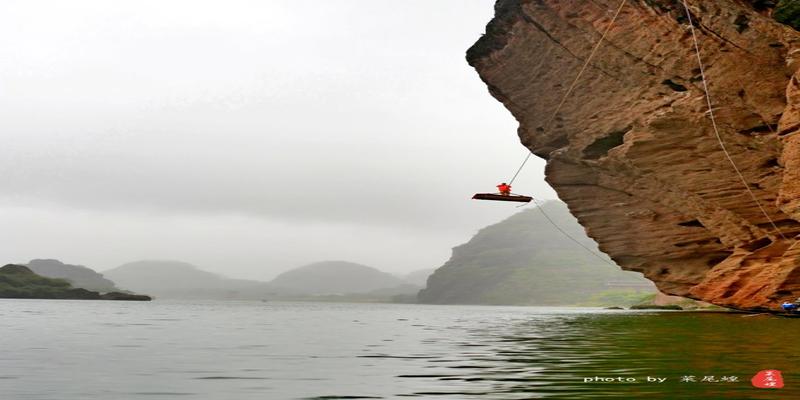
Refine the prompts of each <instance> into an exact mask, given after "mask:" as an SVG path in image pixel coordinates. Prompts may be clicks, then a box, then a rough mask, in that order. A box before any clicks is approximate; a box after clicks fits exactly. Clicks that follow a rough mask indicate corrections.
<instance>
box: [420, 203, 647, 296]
mask: <svg viewBox="0 0 800 400" xmlns="http://www.w3.org/2000/svg"><path fill="white" fill-rule="evenodd" d="M543 207H544V209H545V211H546V212H547V214H548V215H549V216H550V217H551V218H552V219H553V220H554V221H555V222H556V223H557V224H558V225H559V226H560V227H561V228H562V229H564V230H565V231H566V232H568V233H569V234H570V235H572V236H573V237H574V238H576V239H577V240H578V241H579V242H581V244H583V245H584V246H586V247H588V248H591V249H595V251H596V252H597V253H598V254H601V255H602V253H600V252H599V251H598V250H596V249H597V245H596V244H595V243H594V241H592V240H591V239H590V238H589V237H588V236H586V233H585V231H584V230H583V227H582V226H581V225H580V224H578V222H577V221H576V220H575V218H574V217H573V216H572V215H571V214H570V213H569V211H568V210H567V207H566V205H565V204H564V203H562V202H558V201H549V202H547V203H545V204H544V205H543ZM602 257H603V258H605V259H608V258H607V257H606V256H605V255H602ZM612 264H613V263H612ZM626 286H630V287H640V288H642V289H644V290H647V291H652V292H655V288H654V287H653V286H652V284H651V283H650V281H648V280H646V279H645V278H643V277H642V276H641V275H640V274H638V273H634V272H628V271H622V270H621V269H620V268H618V267H616V266H613V265H608V264H606V263H604V262H603V261H601V260H599V259H597V258H595V257H594V256H592V255H591V254H589V253H587V252H586V251H585V250H584V249H582V248H581V247H579V246H578V245H577V244H575V243H574V242H572V241H570V240H569V239H568V238H566V237H565V236H564V235H563V234H561V233H560V232H559V231H557V230H556V229H555V228H554V227H553V226H552V225H551V224H550V223H549V222H548V221H547V219H545V218H544V216H543V215H542V214H541V213H540V212H539V210H536V209H535V208H531V209H527V210H525V211H522V212H519V213H517V214H515V215H513V216H511V217H510V218H508V219H506V220H504V221H502V222H500V223H497V224H494V225H491V226H488V227H486V228H483V229H481V230H480V231H479V232H478V233H477V234H476V235H475V236H474V237H473V238H472V239H471V240H470V241H469V242H467V243H465V244H463V245H460V246H458V247H456V248H454V249H453V254H452V257H451V258H450V260H449V261H447V262H446V263H445V264H444V265H443V266H442V267H441V268H439V269H437V270H436V272H435V273H434V274H433V275H431V277H430V278H429V279H428V286H427V287H426V288H425V289H423V290H422V291H420V293H419V295H418V300H419V301H420V302H422V303H434V304H528V305H573V304H578V303H581V302H585V301H587V300H589V299H590V298H592V296H596V295H597V294H599V293H602V292H605V291H609V290H614V289H615V288H618V287H622V288H624V287H626Z"/></svg>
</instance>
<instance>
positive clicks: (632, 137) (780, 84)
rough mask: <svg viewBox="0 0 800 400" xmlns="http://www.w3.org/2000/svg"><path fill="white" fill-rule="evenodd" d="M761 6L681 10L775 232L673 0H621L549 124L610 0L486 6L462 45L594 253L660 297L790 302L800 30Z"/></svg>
mask: <svg viewBox="0 0 800 400" xmlns="http://www.w3.org/2000/svg"><path fill="white" fill-rule="evenodd" d="M762 3H764V2H753V4H751V3H748V2H743V1H733V0H718V1H705V0H699V1H698V0H690V2H689V8H690V10H691V12H692V16H693V20H694V21H695V25H696V27H697V35H698V40H699V43H700V49H701V53H702V56H703V61H704V63H705V64H706V75H707V77H708V80H709V85H710V92H711V97H712V100H713V103H714V104H713V105H714V108H715V114H716V116H717V122H718V125H719V127H720V132H721V135H722V137H723V139H724V141H725V143H726V145H727V147H728V150H729V152H730V153H731V156H732V158H733V159H734V161H735V162H736V164H737V165H738V167H739V169H740V170H741V172H742V174H743V175H744V177H745V179H746V181H747V182H748V185H749V187H750V188H751V189H752V191H753V193H754V194H755V196H756V197H757V198H758V200H759V201H760V203H761V204H762V206H763V208H764V210H765V211H766V213H767V214H768V215H769V217H770V218H771V219H772V220H773V221H774V222H775V224H776V225H777V227H778V228H779V230H780V233H778V232H777V231H776V230H775V229H774V228H773V226H772V224H771V223H770V221H769V219H768V218H767V217H765V215H764V213H763V212H762V211H761V210H760V209H759V206H758V205H757V203H756V202H755V201H753V199H752V198H751V197H750V194H749V193H748V192H747V190H745V188H744V185H743V183H742V182H741V180H740V179H739V177H738V176H737V175H736V172H735V171H734V169H733V167H732V166H731V164H730V163H729V162H728V161H727V159H726V158H725V155H724V153H723V152H722V150H721V148H720V145H719V143H718V142H717V140H716V138H715V136H714V133H713V130H712V128H711V123H710V120H709V118H708V113H707V106H706V103H705V98H704V96H703V90H702V82H701V79H700V70H699V68H698V64H697V59H696V56H695V54H694V48H693V44H692V38H691V34H690V33H689V30H688V29H689V25H688V22H687V19H686V16H685V12H684V9H683V6H682V5H681V3H680V2H677V1H670V0H663V1H657V0H643V1H636V0H629V1H628V2H627V3H626V4H625V6H624V8H623V10H622V12H621V14H620V16H619V18H618V19H617V21H616V23H615V24H614V26H613V28H612V29H611V30H610V32H609V34H608V36H607V37H606V41H605V42H604V44H603V45H602V47H601V48H600V50H599V52H598V53H597V55H596V56H595V58H594V59H593V61H592V63H591V65H590V67H589V68H588V69H587V71H586V73H585V74H584V75H583V78H582V79H581V81H580V82H579V83H578V86H577V89H576V90H575V92H574V93H573V95H572V96H571V97H570V98H569V99H568V100H567V101H566V103H565V104H564V106H563V107H562V109H561V112H560V113H559V114H558V116H557V117H556V119H555V120H554V122H553V123H552V125H551V126H550V127H549V129H546V130H545V127H544V125H545V124H546V122H547V121H548V120H549V119H550V117H551V115H552V114H553V112H554V110H555V108H556V106H557V105H558V103H559V102H560V101H561V97H562V96H563V94H564V92H565V91H566V90H567V88H568V86H569V85H570V83H571V82H572V80H573V79H574V78H575V76H576V74H577V73H578V70H579V69H580V67H581V66H582V65H583V63H584V61H585V58H586V57H587V56H588V55H589V53H590V52H591V49H592V47H593V46H594V44H595V43H597V41H598V39H599V38H600V36H601V34H602V32H603V31H604V30H605V28H606V27H607V26H608V23H609V22H610V20H611V18H612V16H613V11H614V9H616V7H617V5H618V4H619V2H618V1H617V0H598V1H582V0H536V1H534V0H530V1H524V0H516V1H511V0H501V1H498V3H497V5H496V16H495V18H494V19H493V20H492V21H491V22H490V23H489V25H488V26H487V33H486V35H484V36H483V37H482V38H481V39H480V40H478V42H477V43H476V44H475V45H474V46H473V47H472V48H471V49H469V51H468V52H467V59H468V61H469V63H470V64H471V65H472V66H473V67H474V68H475V69H476V70H477V71H478V73H479V75H480V77H481V79H483V81H484V82H486V84H487V85H488V87H489V91H490V92H491V94H492V95H493V96H494V97H495V98H497V99H498V100H500V101H501V102H503V104H504V105H505V106H506V107H507V108H508V109H509V110H510V111H511V113H512V114H513V115H514V117H516V119H517V120H518V121H519V124H520V125H519V132H518V133H519V136H520V139H521V141H522V143H523V144H524V145H525V146H526V147H528V148H529V149H530V150H531V151H532V152H533V153H534V154H536V155H537V156H539V157H542V158H544V159H546V160H547V169H546V174H547V181H548V182H549V183H550V184H551V185H552V186H553V187H554V188H555V190H556V191H557V192H558V194H559V196H560V197H561V199H562V200H564V201H566V202H567V204H568V205H569V207H570V211H571V212H572V213H573V214H574V215H575V216H576V217H577V218H578V220H579V221H580V223H581V224H582V225H583V226H584V227H585V228H586V230H587V232H588V234H589V235H590V236H591V237H592V238H594V239H595V240H597V242H598V243H599V244H600V248H601V249H602V250H603V251H604V252H606V253H607V254H609V255H610V256H611V257H612V258H613V259H614V260H615V261H616V262H617V263H618V264H619V265H620V266H622V268H623V269H627V270H633V271H640V272H642V273H644V275H645V276H646V277H647V278H649V279H650V280H652V281H654V282H655V283H656V285H657V286H658V287H659V289H661V290H662V291H663V292H665V293H668V294H672V295H679V296H686V297H690V298H694V299H698V300H703V301H708V302H711V303H714V304H718V305H722V306H728V307H735V308H741V309H767V308H769V309H776V308H777V307H778V305H779V303H780V302H782V301H784V300H794V299H795V298H797V297H800V244H799V245H797V246H793V245H794V243H795V240H794V237H795V236H796V235H798V234H800V222H799V221H800V135H798V134H797V132H798V131H800V81H798V79H800V76H797V74H796V72H797V70H798V67H800V32H798V31H795V30H794V29H792V28H790V27H788V26H786V25H783V24H780V23H778V22H776V21H775V20H774V19H773V18H772V17H771V16H770V13H771V11H772V10H771V9H769V7H765V6H760V5H759V4H762ZM523 180H524V177H523ZM520 183H521V182H520ZM784 237H785V238H784Z"/></svg>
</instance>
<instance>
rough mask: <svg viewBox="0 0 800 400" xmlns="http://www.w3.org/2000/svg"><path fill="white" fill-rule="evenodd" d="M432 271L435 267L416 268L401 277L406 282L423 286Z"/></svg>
mask: <svg viewBox="0 0 800 400" xmlns="http://www.w3.org/2000/svg"><path fill="white" fill-rule="evenodd" d="M434 271H436V268H427V269H420V270H416V271H413V272H409V273H408V274H406V275H405V276H403V279H404V280H405V281H406V282H408V283H411V284H413V285H417V286H420V287H425V285H426V284H427V282H428V277H429V276H431V275H432V274H433V273H434Z"/></svg>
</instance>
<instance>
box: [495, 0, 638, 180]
mask: <svg viewBox="0 0 800 400" xmlns="http://www.w3.org/2000/svg"><path fill="white" fill-rule="evenodd" d="M626 1H627V0H622V1H621V2H620V3H619V7H617V12H615V13H614V17H613V18H611V22H609V23H608V26H607V27H606V29H605V31H603V34H602V35H601V36H600V40H598V41H597V44H595V45H594V48H593V49H592V52H591V53H589V57H587V58H586V61H585V62H584V63H583V66H582V67H581V70H580V71H579V72H578V75H577V76H576V77H575V80H573V81H572V84H571V85H570V86H569V89H567V91H566V93H564V96H563V97H562V98H561V102H560V103H558V107H556V110H555V111H553V115H551V116H550V119H549V120H547V123H545V125H544V130H545V132H547V131H548V130H549V129H550V124H552V123H553V121H555V119H556V116H557V115H558V112H559V111H561V107H563V106H564V103H566V102H567V98H569V96H570V95H571V94H572V91H573V90H575V87H576V86H577V85H578V81H579V80H580V79H581V76H583V73H584V72H585V71H586V68H587V67H588V66H589V63H591V62H592V58H594V55H595V53H597V49H599V48H600V45H601V44H603V40H605V38H606V35H607V34H608V32H609V31H610V30H611V27H613V26H614V22H616V21H617V17H619V13H620V12H621V11H622V7H623V6H624V5H625V2H626ZM531 155H533V153H532V152H530V151H528V154H527V155H526V156H525V159H524V160H522V164H520V166H519V168H517V172H515V173H514V176H512V177H511V180H509V181H508V184H509V185H511V184H513V183H514V180H515V179H517V175H519V173H520V172H521V171H522V169H523V168H525V164H527V163H528V160H529V159H530V158H531Z"/></svg>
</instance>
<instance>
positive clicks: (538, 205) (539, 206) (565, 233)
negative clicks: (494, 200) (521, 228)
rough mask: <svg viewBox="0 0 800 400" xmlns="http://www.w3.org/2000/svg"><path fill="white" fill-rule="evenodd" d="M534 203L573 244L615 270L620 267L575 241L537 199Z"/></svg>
mask: <svg viewBox="0 0 800 400" xmlns="http://www.w3.org/2000/svg"><path fill="white" fill-rule="evenodd" d="M533 202H534V203H535V204H536V208H537V209H538V210H539V212H540V213H542V215H544V217H545V218H546V219H547V220H548V221H550V224H552V225H553V227H555V228H556V229H558V231H559V232H561V233H562V234H563V235H564V236H566V237H568V238H569V240H572V241H573V242H575V244H577V245H578V246H581V247H583V249H584V250H586V251H588V252H589V253H591V254H592V255H593V256H595V257H597V258H598V259H599V260H601V261H602V262H604V263H606V264H608V265H610V266H612V267H615V268H616V267H618V266H617V264H614V263H612V262H611V261H608V260H607V259H606V258H604V257H601V256H600V255H599V254H597V253H596V252H594V251H593V250H592V249H590V248H588V247H586V246H584V245H583V243H581V242H579V241H578V239H575V238H574V237H572V235H570V234H569V233H567V232H566V231H564V230H563V229H561V227H559V226H558V224H556V222H555V221H553V219H552V218H550V216H549V215H547V213H546V212H544V209H543V208H542V206H541V204H539V202H538V201H536V199H533Z"/></svg>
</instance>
